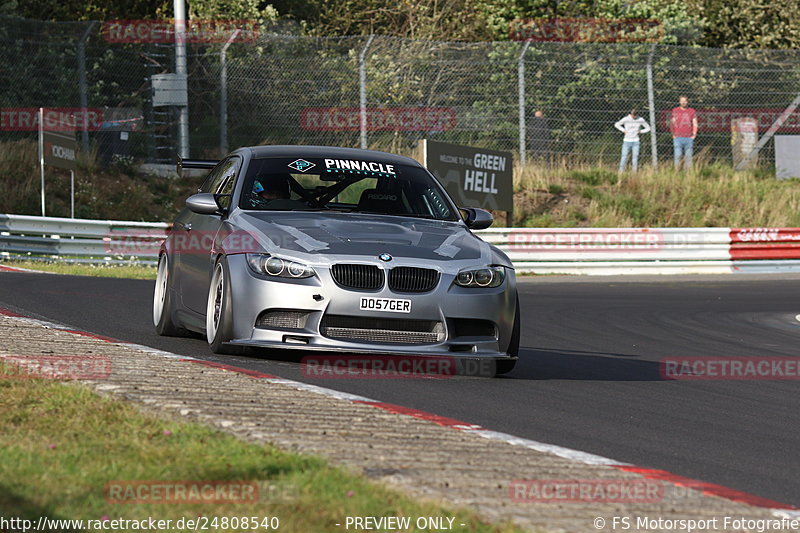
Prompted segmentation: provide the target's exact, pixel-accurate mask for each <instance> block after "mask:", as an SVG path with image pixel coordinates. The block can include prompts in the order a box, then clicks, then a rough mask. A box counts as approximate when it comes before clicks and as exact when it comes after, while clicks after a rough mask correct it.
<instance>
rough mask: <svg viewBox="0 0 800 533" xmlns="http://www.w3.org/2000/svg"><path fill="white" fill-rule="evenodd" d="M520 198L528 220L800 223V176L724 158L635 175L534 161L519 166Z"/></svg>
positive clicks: (555, 223)
mask: <svg viewBox="0 0 800 533" xmlns="http://www.w3.org/2000/svg"><path fill="white" fill-rule="evenodd" d="M514 204H515V209H516V211H515V217H514V223H515V225H516V226H524V227H714V226H717V227H719V226H736V227H741V226H745V227H754V226H755V227H764V226H769V227H797V226H800V180H797V179H793V180H783V181H782V180H777V179H775V176H774V174H773V172H772V171H771V170H766V169H753V170H747V171H741V172H736V171H734V170H733V169H732V168H731V167H730V166H726V165H723V164H719V163H714V164H709V165H704V166H698V167H695V169H693V170H691V171H690V172H676V171H675V170H673V169H672V167H671V165H670V164H669V163H662V168H661V169H660V170H657V171H654V170H652V169H650V168H648V169H645V170H642V171H640V172H638V173H636V174H632V173H625V174H617V173H616V172H613V171H611V170H608V169H605V168H591V167H582V168H574V167H569V166H567V165H562V166H560V167H558V168H543V167H536V166H532V165H529V166H526V167H525V168H524V169H521V171H520V172H518V173H517V177H516V181H515V184H514Z"/></svg>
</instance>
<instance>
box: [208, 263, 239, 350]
mask: <svg viewBox="0 0 800 533" xmlns="http://www.w3.org/2000/svg"><path fill="white" fill-rule="evenodd" d="M232 309H233V306H232V304H231V280H230V273H229V270H228V262H227V261H226V260H225V257H221V258H220V259H219V260H218V261H217V263H216V264H215V265H214V272H213V273H212V275H211V284H210V285H209V287H208V301H207V304H206V340H207V341H208V346H209V348H211V351H212V352H214V353H216V354H223V355H234V354H239V353H242V352H243V350H242V349H241V348H240V347H238V346H230V345H228V344H225V343H226V342H228V341H229V340H231V339H232V338H233V313H232Z"/></svg>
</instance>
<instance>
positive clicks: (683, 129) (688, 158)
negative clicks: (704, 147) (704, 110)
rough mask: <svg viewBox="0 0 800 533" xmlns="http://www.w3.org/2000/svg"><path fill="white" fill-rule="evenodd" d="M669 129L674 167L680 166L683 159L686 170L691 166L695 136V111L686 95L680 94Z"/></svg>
mask: <svg viewBox="0 0 800 533" xmlns="http://www.w3.org/2000/svg"><path fill="white" fill-rule="evenodd" d="M670 129H671V130H672V148H673V150H674V153H675V169H676V170H677V169H678V168H680V166H681V159H683V169H684V170H688V169H690V168H692V155H693V153H694V138H695V137H697V113H695V110H694V109H693V108H691V107H689V98H687V97H686V96H680V97H679V98H678V107H676V108H674V109H673V110H672V120H671V121H670Z"/></svg>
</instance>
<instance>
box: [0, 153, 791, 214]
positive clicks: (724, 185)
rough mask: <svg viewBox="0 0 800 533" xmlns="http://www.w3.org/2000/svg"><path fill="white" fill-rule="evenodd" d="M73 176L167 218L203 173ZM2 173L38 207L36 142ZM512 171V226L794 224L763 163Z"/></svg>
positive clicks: (79, 198) (114, 201) (14, 204)
mask: <svg viewBox="0 0 800 533" xmlns="http://www.w3.org/2000/svg"><path fill="white" fill-rule="evenodd" d="M76 175H77V177H76V198H75V204H76V206H75V213H76V216H77V217H78V218H93V219H118V220H141V221H163V222H171V221H172V220H173V218H174V217H175V215H176V214H177V212H178V211H179V210H180V209H181V208H182V206H183V201H184V200H185V199H186V198H187V197H188V196H189V195H191V194H192V193H194V192H195V191H196V189H197V187H198V185H199V183H200V181H201V180H200V179H198V178H180V179H178V178H162V177H157V176H152V175H143V174H140V173H138V172H137V171H136V170H135V169H134V168H133V167H126V166H124V165H123V166H116V167H112V168H108V169H103V168H100V167H99V166H98V165H96V164H95V163H93V158H92V157H91V154H89V156H88V157H85V158H83V159H81V161H80V167H79V169H78V171H77V173H76ZM0 176H3V179H2V180H0V213H13V214H25V215H38V214H40V207H39V190H40V188H39V168H38V164H37V161H36V144H35V143H34V142H32V141H18V142H6V143H2V142H0ZM515 176H516V177H515V184H514V204H515V216H514V225H515V226H517V227H680V226H700V227H703V226H709V227H713V226H747V227H752V226H762V227H763V226H770V227H789V226H792V227H795V226H800V180H785V181H781V180H776V179H775V177H774V174H773V173H772V171H771V170H766V169H753V170H747V171H742V172H735V171H734V170H733V169H732V168H731V167H730V166H725V165H723V164H718V163H714V164H706V165H702V166H698V167H696V168H695V169H694V170H692V171H690V172H676V171H674V170H672V168H671V166H670V165H669V164H668V163H664V164H663V165H662V168H661V169H660V170H658V171H654V170H652V169H650V168H649V167H648V168H646V169H644V170H642V171H640V172H638V173H636V174H633V173H624V174H617V173H616V172H614V171H612V170H609V169H607V168H602V167H589V166H582V167H575V166H572V165H569V164H566V163H560V164H558V165H556V166H542V165H535V164H529V165H527V166H525V167H524V168H521V169H520V168H518V169H517V171H516V172H515ZM46 181H47V185H46V191H47V206H48V207H47V214H48V216H69V173H68V172H66V171H60V170H58V169H52V168H48V169H47V180H46ZM502 223H503V219H502V218H501V220H500V221H498V223H497V224H498V225H501V224H502Z"/></svg>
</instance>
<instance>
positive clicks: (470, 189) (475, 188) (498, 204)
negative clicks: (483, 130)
mask: <svg viewBox="0 0 800 533" xmlns="http://www.w3.org/2000/svg"><path fill="white" fill-rule="evenodd" d="M421 142H422V151H423V154H424V155H423V157H424V161H425V166H427V168H428V170H430V171H431V173H433V175H434V176H436V177H437V179H438V180H439V181H440V182H441V183H442V185H444V187H445V188H446V189H447V192H448V193H449V194H450V196H452V197H453V199H454V200H455V201H456V203H457V204H458V205H459V206H461V207H481V208H483V209H492V210H496V211H509V212H510V211H513V208H514V195H513V192H514V188H513V184H514V176H513V159H512V157H513V156H512V154H511V153H510V152H499V151H495V150H486V149H484V148H473V147H470V146H462V145H458V144H448V143H441V142H435V141H429V140H427V139H425V140H423V141H421Z"/></svg>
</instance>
